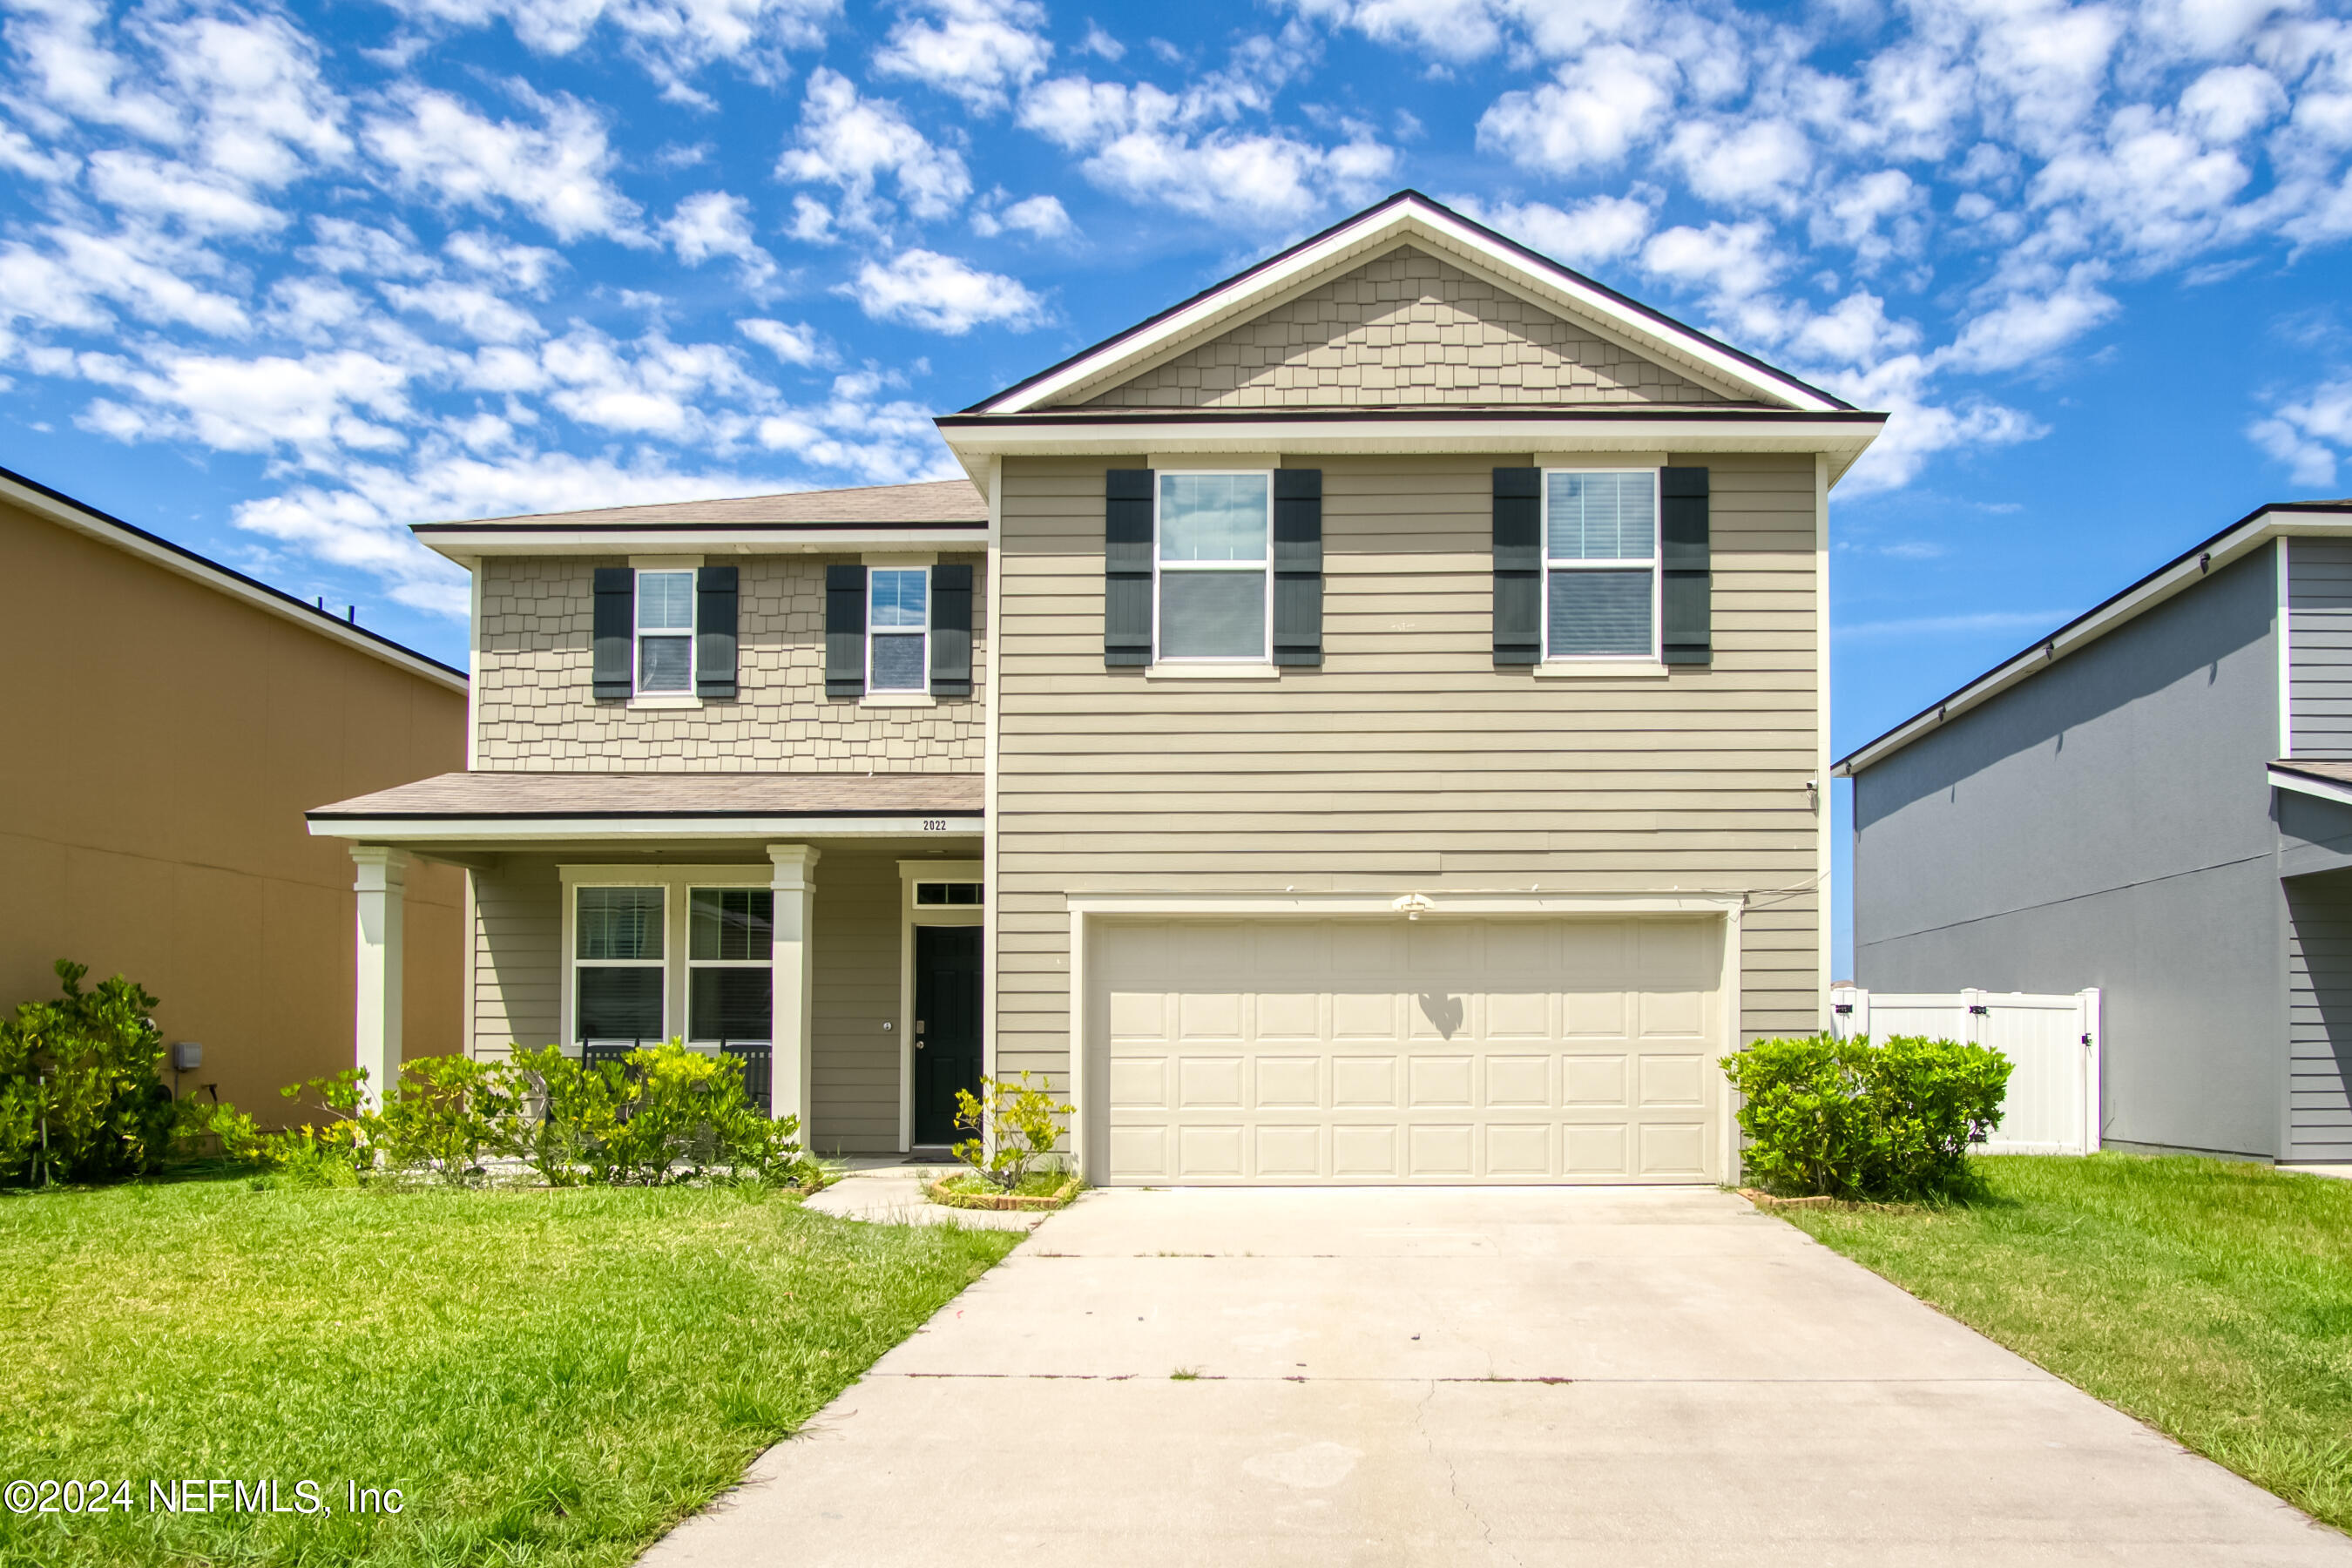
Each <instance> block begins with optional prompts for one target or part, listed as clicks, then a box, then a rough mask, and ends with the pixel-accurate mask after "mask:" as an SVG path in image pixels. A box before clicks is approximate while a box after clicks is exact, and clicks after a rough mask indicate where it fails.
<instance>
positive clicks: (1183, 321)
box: [963, 190, 1853, 416]
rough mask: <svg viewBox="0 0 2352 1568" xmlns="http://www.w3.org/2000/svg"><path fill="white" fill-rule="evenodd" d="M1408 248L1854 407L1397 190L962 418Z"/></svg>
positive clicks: (1052, 394) (1763, 387) (1829, 405)
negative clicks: (1405, 245) (1417, 248)
mask: <svg viewBox="0 0 2352 1568" xmlns="http://www.w3.org/2000/svg"><path fill="white" fill-rule="evenodd" d="M1408 240H1409V241H1412V242H1413V243H1415V244H1418V245H1421V246H1423V247H1427V248H1429V249H1431V250H1432V251H1433V252H1434V253H1436V254H1438V255H1440V256H1443V257H1446V258H1449V259H1454V260H1455V261H1457V262H1466V263H1468V264H1470V265H1471V266H1472V267H1473V268H1475V269H1477V270H1479V271H1483V272H1486V273H1487V274H1490V275H1496V276H1499V277H1501V278H1502V279H1505V280H1507V281H1508V282H1510V283H1512V284H1514V285H1516V286H1517V287H1518V288H1521V289H1525V290H1527V291H1528V293H1530V294H1532V295H1533V296H1535V298H1536V299H1537V300H1538V301H1539V302H1541V303H1543V304H1545V305H1547V306H1548V307H1549V308H1551V309H1553V310H1557V311H1559V313H1560V314H1561V315H1562V316H1564V317H1566V318H1568V319H1570V320H1571V321H1577V322H1579V323H1580V324H1582V325H1586V326H1589V327H1594V328H1598V329H1599V330H1601V331H1605V332H1607V333H1609V334H1611V335H1612V336H1614V337H1617V338H1618V339H1620V340H1622V341H1623V342H1626V343H1627V344H1628V345H1629V346H1631V347H1633V348H1634V349H1636V350H1638V351H1639V352H1642V353H1646V354H1649V355H1651V356H1653V357H1654V358H1656V359H1658V360H1659V361H1660V363H1664V364H1666V365H1669V366H1671V367H1674V368H1676V369H1679V370H1681V371H1683V372H1684V373H1685V374H1695V376H1696V378H1698V379H1701V380H1704V381H1707V382H1712V383H1714V384H1717V385H1719V386H1724V387H1727V388H1729V389H1735V390H1736V391H1737V392H1738V394H1739V395H1743V396H1745V397H1748V398H1752V399H1754V400H1755V401H1757V402H1759V403H1761V404H1764V405H1769V406H1770V407H1772V408H1776V409H1787V410H1793V411H1799V412H1805V413H1815V414H1821V413H1832V412H1851V411H1852V410H1853V405H1851V404H1849V403H1846V402H1844V401H1843V400H1842V399H1840V398H1838V397H1836V396H1833V395H1831V394H1829V393H1827V392H1824V391H1822V389H1821V388H1819V387H1817V386H1813V385H1811V384H1808V383H1806V382H1803V381H1801V380H1799V379H1798V378H1797V377H1795V376H1793V375H1790V374H1788V373H1787V372H1785V371H1781V370H1776V369H1774V368H1773V367H1772V366H1770V365H1769V364H1766V363H1764V362H1763V361H1762V360H1759V359H1758V358H1756V357H1755V356H1754V355H1752V354H1748V353H1743V352H1742V351H1740V350H1738V349H1735V348H1733V347H1731V346H1730V345H1729V344H1728V343H1725V342H1719V341H1718V340H1717V339H1715V338H1711V337H1709V336H1707V335H1706V333H1704V332H1702V331H1698V330H1696V328H1693V327H1689V326H1686V325H1685V324H1684V323H1682V322H1681V321H1675V319H1674V318H1673V317H1671V316H1667V315H1665V314H1664V313H1663V312H1660V311H1657V310H1652V309H1651V308H1650V307H1649V306H1647V305H1644V304H1642V303H1641V302H1640V301H1638V300H1633V299H1631V298H1629V297H1627V296H1626V295H1623V294H1621V293H1619V292H1618V291H1617V290H1615V289H1611V288H1609V287H1607V286H1606V285H1605V284H1601V283H1599V282H1596V281H1594V280H1593V279H1591V278H1588V277H1586V276H1585V275H1584V274H1582V273H1580V272H1578V271H1575V270H1573V269H1572V268H1567V267H1563V266H1561V265H1560V264H1559V262H1557V261H1554V260H1552V259H1550V258H1549V257H1545V256H1541V255H1538V254H1537V253H1536V252H1535V251H1533V250H1530V249H1528V247H1526V246H1523V245H1521V244H1519V243H1518V242H1517V240H1514V239H1511V238H1509V237H1506V236H1504V235H1501V234H1498V233H1496V231H1495V230H1493V229H1491V228H1488V227H1486V226H1485V225H1484V224H1480V223H1476V222H1474V221H1472V220H1471V219H1469V218H1466V217H1464V216H1462V215H1461V214H1459V213H1457V212H1454V211H1453V210H1452V209H1451V208H1449V207H1446V206H1444V205H1441V204H1439V203H1437V202H1434V201H1432V200H1431V199H1430V198H1429V197H1427V196H1425V195H1422V194H1421V193H1420V192H1418V191H1413V190H1403V191H1399V192H1397V193H1396V194H1395V195H1391V196H1390V197H1389V198H1388V199H1387V200H1385V201H1382V202H1381V203H1379V204H1377V205H1373V206H1370V207H1367V208H1365V209H1364V210H1363V211H1362V212H1360V213H1358V214H1356V215H1355V216H1353V217H1349V218H1346V219H1343V220H1341V221H1340V222H1339V223H1337V224H1334V225H1333V226H1330V227H1329V228H1327V229H1325V230H1323V231H1322V232H1321V233H1320V234H1317V235H1314V236H1311V237H1308V238H1307V239H1303V240H1301V241H1299V242H1298V243H1297V245H1294V246H1292V247H1290V248H1288V249H1287V250H1284V251H1282V252H1280V253H1278V254H1276V255H1274V256H1271V257H1268V258H1266V259H1265V260H1264V261H1261V262H1259V263H1258V264H1257V265H1256V266H1255V267H1252V268H1247V269H1246V270H1244V271H1242V272H1238V273H1236V274H1234V276H1233V277H1231V278H1228V279H1225V280H1224V281H1223V282H1222V283H1217V284H1213V285H1212V286H1211V287H1209V288H1207V289H1202V291H1201V292H1200V293H1198V294H1195V295H1193V296H1192V298H1191V299H1189V300H1183V301H1182V302H1181V303H1179V304H1176V305H1171V306H1170V307H1169V308H1168V309H1167V310H1162V311H1160V313H1159V314H1157V315H1154V316H1151V317H1150V318H1148V319H1146V320H1144V321H1139V322H1138V323H1137V324H1136V325H1134V326H1132V327H1129V328H1128V329H1127V330H1126V331H1122V332H1119V333H1117V334H1115V335H1114V336H1111V337H1108V338H1106V339H1104V340H1103V341H1102V342H1098V343H1097V344H1095V345H1094V346H1093V347H1091V348H1087V349H1082V350H1080V351H1079V352H1078V353H1075V354H1073V355H1071V356H1070V357H1069V358H1067V359H1065V360H1063V361H1062V362H1061V363H1058V364H1055V365H1051V366H1048V367H1047V368H1046V369H1045V370H1042V371H1040V372H1038V373H1037V374H1034V375H1033V376H1030V377H1029V378H1028V379H1026V380H1024V381H1021V382H1018V383H1015V384H1013V385H1012V386H1009V387H1006V388H1005V389H1004V390H1003V391H1002V392H999V393H997V394H996V395H993V396H992V397H988V398H984V399H982V401H981V402H979V403H976V404H974V405H971V407H969V408H967V409H965V410H963V413H964V415H965V416H985V415H1003V414H1024V413H1031V412H1034V411H1035V410H1038V409H1041V408H1045V407H1047V406H1051V405H1057V404H1061V403H1065V402H1069V401H1080V400H1083V399H1084V398H1085V397H1086V396H1087V395H1092V394H1094V393H1098V392H1100V391H1103V390H1105V389H1107V388H1108V386H1110V385H1112V384H1116V383H1117V382H1118V381H1119V380H1123V379H1125V377H1126V376H1127V375H1129V374H1135V373H1137V372H1139V371H1141V370H1143V369H1145V368H1147V367H1148V366H1150V364H1152V363H1155V362H1157V361H1158V360H1160V359H1161V358H1163V357H1166V356H1169V355H1171V354H1173V353H1181V352H1183V351H1184V350H1185V349H1187V348H1189V347H1192V346H1193V345H1195V344H1197V343H1200V342H1205V341H1207V340H1208V339H1210V338H1213V337H1215V336H1217V335H1218V334H1219V333H1221V332H1223V331H1226V330H1228V329H1229V328H1231V327H1233V326H1234V325H1235V324H1237V323H1238V322H1239V321H1243V320H1244V319H1246V318H1247V317H1249V316H1252V315H1254V314H1255V313H1257V312H1258V311H1260V310H1265V309H1267V308H1269V307H1270V306H1271V305H1273V304H1275V303H1276V302H1277V301H1279V300H1282V299H1284V298H1286V297H1287V296H1289V295H1291V294H1293V293H1295V292H1297V291H1300V290H1302V289H1307V288H1311V287H1314V286H1315V285H1316V284H1318V283H1319V282H1322V281H1324V280H1326V279H1329V278H1332V277H1335V276H1337V275H1338V274H1339V273H1340V272H1343V271H1345V270H1347V269H1349V268H1352V267H1355V266H1359V265H1360V264H1361V263H1363V262H1364V261H1366V260H1369V259H1370V258H1372V257H1374V256H1376V255H1378V254H1380V253H1381V252H1383V251H1385V250H1387V249H1389V248H1391V247H1393V246H1396V245H1398V244H1401V243H1403V242H1406V241H1408Z"/></svg>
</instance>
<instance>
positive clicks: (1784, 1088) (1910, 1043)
mask: <svg viewBox="0 0 2352 1568" xmlns="http://www.w3.org/2000/svg"><path fill="white" fill-rule="evenodd" d="M1723 1068H1724V1071H1725V1072H1727V1073H1728V1074H1729V1075H1730V1077H1731V1082H1732V1086H1733V1087H1734V1088H1735V1089H1738V1091H1739V1094H1740V1097H1741V1100H1742V1104H1741V1105H1740V1108H1739V1129H1740V1131H1742V1132H1744V1133H1746V1134H1747V1135H1748V1148H1747V1150H1746V1152H1745V1155H1744V1158H1745V1161H1746V1164H1747V1168H1748V1176H1749V1178H1750V1179H1751V1180H1753V1181H1755V1182H1756V1183H1758V1184H1759V1185H1761V1186H1764V1187H1767V1188H1769V1189H1772V1190H1774V1191H1778V1192H1799V1193H1826V1194H1831V1195H1832V1196H1835V1197H1842V1198H1915V1197H1927V1196H1933V1195H1937V1194H1951V1193H1955V1192H1959V1191H1962V1190H1965V1189H1967V1188H1968V1187H1969V1185H1970V1177H1969V1169H1968V1152H1969V1144H1970V1143H1974V1142H1982V1141H1983V1139H1984V1136H1985V1134H1986V1133H1988V1132H1990V1131H1992V1130H1993V1129H1994V1128H1996V1127H1998V1126H2000V1101H2001V1096H2002V1095H2003V1094H2004V1093H2005V1092H2007V1090H2008V1088H2009V1073H2010V1062H2009V1058H2006V1057H2004V1056H2002V1055H2001V1054H2000V1052H1999V1051H1996V1050H1992V1049H1990V1047H1984V1046H1964V1045H1959V1044H1958V1043H1956V1042H1954V1041H1951V1040H1930V1039H1927V1038H1925V1037H1920V1036H1916V1035H1905V1036H1897V1037H1895V1038H1893V1039H1890V1040H1888V1041H1887V1042H1886V1043H1885V1045H1884V1046H1874V1045H1872V1044H1871V1043H1870V1041H1869V1040H1868V1039H1867V1038H1861V1039H1853V1040H1839V1039H1834V1038H1832V1037H1829V1036H1826V1035H1814V1036H1810V1037H1805V1038H1801V1039H1774V1040H1759V1041H1757V1042H1756V1043H1755V1044H1753V1045H1751V1046H1749V1047H1748V1048H1747V1049H1746V1050H1744V1051H1741V1052H1739V1053H1738V1054H1736V1055H1733V1056H1728V1057H1726V1058H1723Z"/></svg>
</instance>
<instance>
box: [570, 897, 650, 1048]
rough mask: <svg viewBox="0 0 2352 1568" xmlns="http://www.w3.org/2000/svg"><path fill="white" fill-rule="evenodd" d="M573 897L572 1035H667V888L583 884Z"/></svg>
mask: <svg viewBox="0 0 2352 1568" xmlns="http://www.w3.org/2000/svg"><path fill="white" fill-rule="evenodd" d="M572 898H573V899H574V900H575V902H574V904H573V906H572V1038H573V1039H574V1040H632V1041H634V1040H645V1041H654V1040H661V1039H667V1037H668V1033H667V1029H666V1028H665V1027H664V1024H663V1011H662V1005H663V1000H664V997H665V995H666V994H667V979H668V974H669V965H668V963H667V960H666V956H665V955H666V952H667V946H666V943H665V942H664V931H665V928H666V926H667V921H665V919H664V916H665V915H666V913H667V899H668V889H667V888H663V887H605V886H596V887H583V888H575V889H572Z"/></svg>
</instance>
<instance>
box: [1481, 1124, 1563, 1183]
mask: <svg viewBox="0 0 2352 1568" xmlns="http://www.w3.org/2000/svg"><path fill="white" fill-rule="evenodd" d="M1556 1131H1558V1130H1557V1129H1556V1128H1554V1127H1552V1126H1551V1125H1550V1124H1549V1122H1528V1123H1513V1122H1504V1123H1489V1124H1488V1125H1487V1128H1486V1174H1487V1175H1488V1176H1490V1177H1494V1178H1496V1180H1501V1179H1503V1178H1505V1177H1509V1176H1524V1177H1527V1178H1529V1179H1531V1180H1541V1179H1542V1178H1544V1177H1546V1176H1549V1175H1550V1174H1551V1173H1552V1171H1553V1169H1554V1166H1553V1157H1552V1140H1553V1136H1554V1134H1555V1133H1556Z"/></svg>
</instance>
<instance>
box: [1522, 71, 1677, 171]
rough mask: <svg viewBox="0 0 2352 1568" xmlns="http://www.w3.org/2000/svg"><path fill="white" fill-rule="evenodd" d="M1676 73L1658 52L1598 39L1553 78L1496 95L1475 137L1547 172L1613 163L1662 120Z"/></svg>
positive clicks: (1527, 165)
mask: <svg viewBox="0 0 2352 1568" xmlns="http://www.w3.org/2000/svg"><path fill="white" fill-rule="evenodd" d="M1678 76H1679V73H1678V72H1677V71H1676V70H1675V63H1674V62H1673V61H1672V60H1670V59H1667V58H1665V57H1664V56H1662V55H1655V54H1647V53H1643V52H1642V51H1640V50H1637V49H1633V48H1629V47H1626V46H1624V45H1622V44H1605V45H1602V46H1601V47H1599V48H1596V49H1593V50H1592V51H1591V52H1590V53H1589V54H1587V55H1585V56H1583V57H1581V58H1578V59H1575V60H1571V61H1570V62H1569V63H1568V64H1566V65H1564V66H1562V67H1560V68H1559V76H1558V79H1557V80H1554V81H1549V82H1546V83H1545V84H1544V85H1542V86H1541V87H1538V88H1537V89H1535V90H1534V91H1532V92H1507V93H1505V94H1504V95H1503V96H1502V97H1500V98H1498V99H1496V100H1495V102H1494V104H1493V106H1492V107H1490V108H1489V109H1488V110H1486V113H1485V114H1484V115H1482V116H1480V118H1479V121H1478V145H1479V147H1480V148H1481V149H1483V150H1485V151H1488V152H1494V153H1502V154H1503V155H1504V156H1505V157H1507V158H1508V159H1510V160H1511V161H1512V162H1513V163H1517V164H1518V165H1519V166H1520V167H1521V168H1523V169H1534V170H1537V171H1539V172H1541V173H1544V174H1580V173H1582V172H1584V171H1586V170H1596V169H1607V168H1611V167H1613V166H1614V165H1616V164H1617V163H1620V162H1622V160H1623V158H1624V157H1625V154H1626V153H1628V152H1629V151H1631V150H1632V148H1633V145H1634V143H1636V142H1640V141H1642V140H1643V139H1644V138H1646V137H1647V136H1648V135H1649V134H1650V132H1652V131H1654V129H1656V128H1657V126H1658V125H1660V124H1661V123H1662V122H1663V121H1664V119H1665V117H1666V110H1667V109H1668V107H1669V106H1670V105H1671V104H1672V103H1673V102H1674V100H1675V86H1676V82H1677V80H1678Z"/></svg>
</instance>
